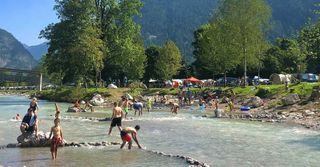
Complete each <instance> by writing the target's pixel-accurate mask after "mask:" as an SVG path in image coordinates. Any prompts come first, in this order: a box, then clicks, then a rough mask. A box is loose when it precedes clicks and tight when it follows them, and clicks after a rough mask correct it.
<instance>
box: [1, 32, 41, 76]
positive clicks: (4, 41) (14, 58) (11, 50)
mask: <svg viewBox="0 0 320 167" xmlns="http://www.w3.org/2000/svg"><path fill="white" fill-rule="evenodd" d="M36 65H37V61H36V60H35V59H34V58H33V57H32V55H31V54H30V53H29V52H28V51H27V50H26V49H25V48H24V47H23V45H22V44H21V43H20V42H19V41H18V40H17V39H16V38H15V37H14V36H13V35H11V34H10V33H9V32H7V31H5V30H3V29H0V67H6V68H16V69H28V70H31V69H32V68H33V67H35V66H36Z"/></svg>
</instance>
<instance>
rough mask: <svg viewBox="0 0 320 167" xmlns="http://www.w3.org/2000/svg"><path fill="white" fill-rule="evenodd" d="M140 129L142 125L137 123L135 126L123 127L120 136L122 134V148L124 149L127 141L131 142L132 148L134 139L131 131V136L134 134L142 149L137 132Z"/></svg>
mask: <svg viewBox="0 0 320 167" xmlns="http://www.w3.org/2000/svg"><path fill="white" fill-rule="evenodd" d="M139 130H140V126H139V125H136V126H135V127H134V128H132V127H125V128H123V129H121V132H120V136H121V139H122V144H121V146H120V149H122V148H123V147H124V145H125V144H126V143H127V142H128V143H129V146H128V149H129V150H130V149H131V146H132V140H131V137H130V135H129V134H130V133H131V136H132V138H133V140H134V141H135V142H136V143H137V145H138V147H139V148H140V149H141V148H142V147H141V146H140V144H139V141H138V138H137V132H138V131H139Z"/></svg>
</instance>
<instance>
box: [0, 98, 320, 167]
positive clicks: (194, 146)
mask: <svg viewBox="0 0 320 167" xmlns="http://www.w3.org/2000/svg"><path fill="white" fill-rule="evenodd" d="M28 105H29V99H27V98H26V97H22V96H0V145H6V144H8V143H15V142H16V137H17V136H18V135H19V134H20V132H19V125H20V122H17V121H14V120H12V117H14V116H15V114H16V113H20V115H22V116H23V115H24V114H25V113H26V110H27V108H28ZM59 105H60V106H61V110H62V111H66V109H67V107H68V104H65V103H59ZM39 106H40V112H39V117H40V118H39V119H40V123H39V128H40V130H41V131H44V132H47V131H49V129H50V127H51V126H52V125H53V116H52V115H53V114H54V103H52V102H47V101H39ZM110 113H111V110H110V109H97V111H96V113H93V114H92V115H93V116H100V117H101V116H104V115H106V116H107V115H110ZM90 114H91V113H65V112H62V114H61V116H62V118H63V119H62V121H61V126H62V127H63V131H64V137H65V139H66V140H67V141H77V142H101V141H117V142H121V139H120V137H119V136H118V133H119V132H118V129H117V128H114V129H113V132H112V135H111V136H107V135H106V134H107V130H108V128H109V126H110V122H99V121H91V120H88V119H80V118H79V117H85V116H88V115H90ZM202 114H203V113H199V112H197V111H187V110H185V111H181V112H180V113H179V114H178V115H172V114H171V113H170V112H165V111H158V112H150V113H147V112H144V115H143V116H142V117H134V116H133V114H132V112H131V113H129V117H130V118H132V119H130V120H128V121H124V122H123V125H124V126H134V125H136V124H139V125H140V126H141V130H140V131H139V132H138V138H139V141H140V143H141V144H142V145H143V147H145V148H146V149H147V150H156V151H161V152H165V153H168V154H173V155H184V156H190V157H192V158H194V159H197V160H199V161H201V162H205V163H207V164H209V165H210V166H240V167H242V166H243V167H250V166H252V167H256V166H270V167H271V166H272V167H274V166H291V167H292V166H293V167H294V166H297V167H298V166H299V167H300V166H310V167H311V166H315V167H316V166H319V160H318V158H319V157H320V133H319V132H317V131H312V130H308V129H304V128H301V127H292V126H287V125H285V124H272V123H259V122H248V121H235V120H225V119H208V118H202V117H201V115H202ZM134 146H135V144H134ZM1 165H2V166H27V167H28V166H116V167H117V166H188V164H187V163H186V162H185V161H183V160H181V159H177V158H169V157H164V156H159V155H156V154H152V153H150V152H147V151H144V150H139V149H137V147H134V148H133V149H132V150H131V151H128V150H126V149H124V150H120V149H119V146H109V147H103V148H102V147H101V148H100V147H98V148H96V147H88V148H86V147H81V148H74V147H64V148H59V150H58V158H57V160H55V161H52V160H51V155H50V151H49V148H23V149H22V148H6V149H1V150H0V166H1Z"/></svg>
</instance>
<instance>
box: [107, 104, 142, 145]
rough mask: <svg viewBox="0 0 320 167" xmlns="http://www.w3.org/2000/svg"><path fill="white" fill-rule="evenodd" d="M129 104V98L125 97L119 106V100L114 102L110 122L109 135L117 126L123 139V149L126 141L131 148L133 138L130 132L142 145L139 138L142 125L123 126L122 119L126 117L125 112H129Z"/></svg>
mask: <svg viewBox="0 0 320 167" xmlns="http://www.w3.org/2000/svg"><path fill="white" fill-rule="evenodd" d="M128 105H129V101H128V99H127V98H123V100H122V103H121V104H120V106H119V104H118V102H114V103H113V109H112V117H111V124H110V128H109V132H108V135H111V132H112V128H114V127H115V126H117V127H118V129H119V131H120V137H121V140H122V144H121V146H120V148H121V149H122V148H123V147H124V146H125V145H126V143H128V149H129V150H130V149H131V146H132V139H131V137H130V135H129V134H131V136H132V138H133V140H134V141H135V142H136V143H137V145H138V147H139V148H140V149H141V148H142V147H141V146H140V143H139V141H138V138H137V132H138V131H139V130H140V126H139V125H136V126H135V127H134V128H133V127H122V119H123V118H124V117H125V114H124V112H125V113H126V114H127V112H128V107H129V106H128ZM121 107H123V108H124V110H122V108H121ZM136 107H138V108H139V109H140V105H137V106H136ZM141 107H142V106H141Z"/></svg>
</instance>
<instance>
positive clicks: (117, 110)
mask: <svg viewBox="0 0 320 167" xmlns="http://www.w3.org/2000/svg"><path fill="white" fill-rule="evenodd" d="M112 115H113V117H114V118H121V117H122V109H121V107H114V108H113V113H112Z"/></svg>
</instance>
